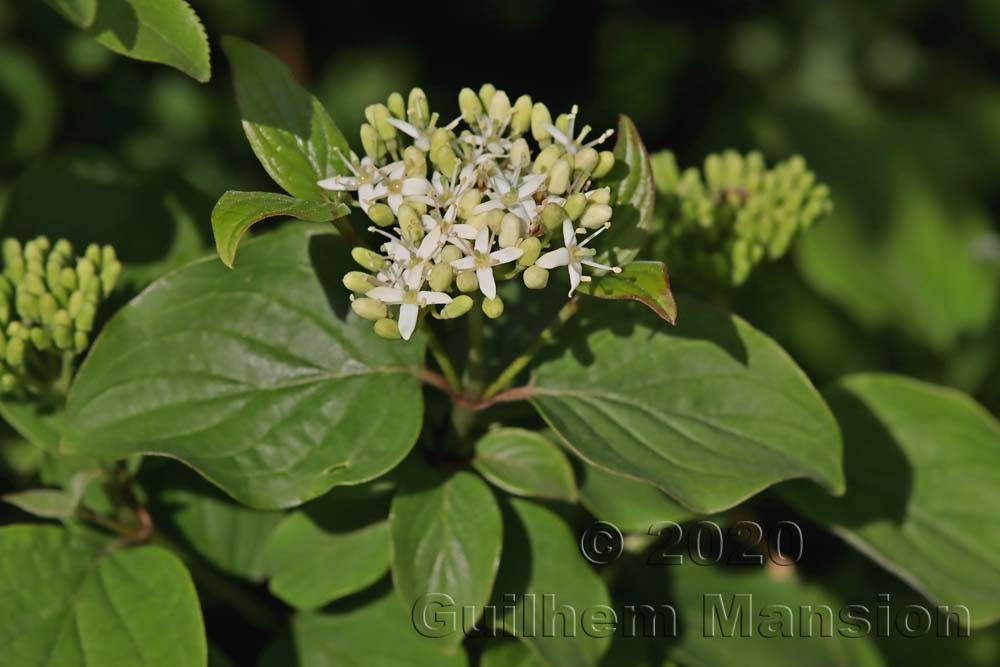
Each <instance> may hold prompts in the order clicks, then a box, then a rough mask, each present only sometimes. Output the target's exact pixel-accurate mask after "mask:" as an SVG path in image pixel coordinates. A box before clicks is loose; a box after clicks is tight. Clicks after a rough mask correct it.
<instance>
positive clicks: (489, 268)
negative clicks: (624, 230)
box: [319, 84, 619, 339]
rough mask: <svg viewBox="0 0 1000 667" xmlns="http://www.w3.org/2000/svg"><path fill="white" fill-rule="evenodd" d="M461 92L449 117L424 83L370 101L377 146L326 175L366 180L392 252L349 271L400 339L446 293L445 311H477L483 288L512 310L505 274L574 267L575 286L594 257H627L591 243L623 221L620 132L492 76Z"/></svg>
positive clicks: (535, 275) (483, 301) (360, 306)
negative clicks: (560, 110) (616, 188)
mask: <svg viewBox="0 0 1000 667" xmlns="http://www.w3.org/2000/svg"><path fill="white" fill-rule="evenodd" d="M458 105H459V108H460V110H461V113H460V115H459V116H458V117H457V118H455V119H454V120H453V121H451V122H449V123H447V124H445V125H440V126H439V124H438V123H439V120H440V116H439V115H438V114H437V113H431V111H430V107H429V105H428V102H427V97H426V95H424V93H423V91H422V90H420V89H419V88H414V89H413V90H411V91H410V93H409V95H408V97H407V98H405V99H404V97H403V95H401V94H399V93H393V94H392V95H390V96H389V99H388V100H387V101H386V103H385V104H373V105H371V106H369V107H368V108H367V109H366V110H365V117H366V119H367V122H366V123H364V124H363V125H362V126H361V143H362V146H363V147H364V152H365V156H364V157H363V158H361V159H359V158H358V157H357V156H356V155H353V154H352V155H351V156H349V158H346V159H345V162H347V163H348V164H349V166H350V169H351V171H352V173H351V174H350V175H344V176H337V177H334V178H328V179H325V180H323V181H320V182H319V185H320V186H321V187H324V188H326V189H328V190H333V191H341V192H342V191H350V192H355V193H356V195H357V201H356V202H355V203H356V205H357V206H359V207H360V208H361V209H362V210H363V211H364V212H365V213H366V214H367V215H368V217H369V218H370V219H371V220H372V222H373V223H374V225H373V226H372V227H371V228H370V231H371V232H373V233H375V234H378V235H379V236H381V238H379V239H378V251H375V250H370V249H367V248H361V247H359V248H356V249H355V250H354V258H355V260H356V261H357V262H358V264H360V265H361V267H362V268H363V269H364V271H352V272H350V273H348V274H347V275H346V276H345V277H344V283H345V285H347V287H348V289H350V290H351V291H352V292H354V294H355V297H354V298H353V302H352V305H353V308H354V311H355V312H356V313H357V314H358V315H360V316H361V317H364V318H366V319H369V320H372V321H374V323H375V324H374V327H375V331H376V332H377V333H378V334H379V335H381V336H384V337H387V338H404V339H408V338H409V337H410V336H411V335H412V333H413V331H414V329H415V328H416V325H417V322H418V320H419V318H420V317H421V316H422V314H423V311H424V310H425V309H428V308H431V307H434V306H440V308H438V309H437V310H436V311H435V312H434V315H435V317H438V318H444V319H450V318H455V317H459V316H461V315H464V314H465V313H466V312H468V311H469V310H470V309H471V308H472V307H474V306H475V299H474V298H473V295H478V294H480V293H481V294H482V297H478V296H476V298H477V299H478V300H479V301H480V307H481V308H482V310H483V312H484V313H485V314H486V315H487V316H488V317H494V318H495V317H499V316H500V315H501V314H502V313H503V302H502V301H501V299H500V297H499V296H498V295H497V288H496V281H497V280H498V279H499V280H506V279H512V278H515V277H520V279H521V280H523V282H524V285H525V286H526V287H528V288H529V289H543V288H545V287H546V285H547V284H548V280H549V271H550V270H551V269H554V268H556V267H567V270H568V271H569V281H570V295H572V294H573V291H574V290H575V289H576V288H577V287H578V286H579V284H580V283H581V282H585V281H588V280H590V277H589V276H585V275H584V274H583V267H585V266H589V267H591V268H593V269H596V270H598V271H618V270H619V269H618V268H617V267H611V266H605V265H603V264H598V263H596V262H594V261H593V258H594V255H595V251H594V250H593V249H591V248H589V247H588V244H589V243H590V242H591V240H593V238H594V237H595V236H597V235H598V234H600V233H601V232H602V231H604V230H605V229H607V228H608V227H610V225H611V218H612V213H613V211H612V207H611V192H610V189H609V188H607V187H599V186H598V185H597V184H596V182H597V181H598V180H599V179H600V178H602V177H603V176H605V175H606V174H607V173H608V172H609V171H610V170H611V168H612V167H613V166H614V162H615V156H614V154H613V153H612V152H611V151H608V150H599V148H600V145H601V144H603V143H604V141H605V140H606V139H607V138H608V137H609V136H611V134H612V133H611V131H608V132H605V133H603V134H601V135H599V136H597V137H596V138H594V139H591V140H589V141H588V137H589V135H590V132H591V128H590V126H584V127H579V128H578V127H577V113H578V109H577V107H576V106H574V107H573V109H572V110H571V111H570V112H569V113H564V114H560V115H558V116H557V117H556V118H555V119H554V120H553V117H552V115H551V113H550V112H549V110H548V108H547V107H546V106H545V105H544V104H541V103H534V102H532V100H531V98H530V97H529V96H527V95H522V96H520V97H518V98H517V99H516V100H514V101H511V98H510V97H509V96H508V95H507V93H506V92H504V91H502V90H497V89H496V88H495V87H494V86H492V85H490V84H486V85H484V86H482V87H481V88H480V89H479V91H478V92H477V91H474V90H472V89H470V88H466V89H463V90H462V91H461V92H460V93H459V96H458ZM578 235H586V238H584V239H580V240H578V238H577V237H578ZM553 243H554V244H555V245H556V247H555V249H551V250H550V249H549V246H550V245H552V244H553Z"/></svg>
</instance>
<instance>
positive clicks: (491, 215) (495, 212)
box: [485, 208, 503, 234]
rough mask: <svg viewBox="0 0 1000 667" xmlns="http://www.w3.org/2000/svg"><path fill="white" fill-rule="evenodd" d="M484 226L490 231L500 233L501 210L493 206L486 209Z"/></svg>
mask: <svg viewBox="0 0 1000 667" xmlns="http://www.w3.org/2000/svg"><path fill="white" fill-rule="evenodd" d="M485 215H486V226H487V227H489V228H490V231H491V232H493V233H494V234H499V233H500V223H501V222H503V211H502V210H500V209H498V208H494V209H491V210H489V211H486V213H485Z"/></svg>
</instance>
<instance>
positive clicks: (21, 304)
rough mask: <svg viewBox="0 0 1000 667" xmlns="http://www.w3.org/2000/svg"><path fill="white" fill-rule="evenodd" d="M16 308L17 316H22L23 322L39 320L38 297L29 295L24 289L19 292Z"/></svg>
mask: <svg viewBox="0 0 1000 667" xmlns="http://www.w3.org/2000/svg"><path fill="white" fill-rule="evenodd" d="M15 307H16V308H17V314H18V315H20V316H21V319H22V320H27V321H32V320H37V319H38V297H36V296H35V295H34V294H30V293H28V291H27V290H25V289H24V288H22V289H19V290H18V291H17V300H16V301H15Z"/></svg>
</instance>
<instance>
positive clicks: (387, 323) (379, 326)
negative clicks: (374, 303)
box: [374, 317, 403, 340]
mask: <svg viewBox="0 0 1000 667" xmlns="http://www.w3.org/2000/svg"><path fill="white" fill-rule="evenodd" d="M374 329H375V333H376V334H377V335H378V336H380V337H381V338H387V339H389V340H399V339H401V338H402V337H403V336H402V335H401V334H400V333H399V324H398V323H397V322H396V320H390V319H389V318H388V317H383V318H381V319H378V320H376V321H375V326H374Z"/></svg>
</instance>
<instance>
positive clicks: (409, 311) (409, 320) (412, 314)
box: [399, 303, 420, 340]
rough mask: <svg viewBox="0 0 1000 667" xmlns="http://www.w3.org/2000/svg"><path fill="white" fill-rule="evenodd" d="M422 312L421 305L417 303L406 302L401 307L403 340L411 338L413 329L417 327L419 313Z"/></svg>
mask: <svg viewBox="0 0 1000 667" xmlns="http://www.w3.org/2000/svg"><path fill="white" fill-rule="evenodd" d="M419 314H420V306H418V305H417V304H415V303H404V304H403V305H402V306H400V307H399V335H400V336H402V337H403V340H410V336H412V335H413V330H414V329H416V328H417V315H419Z"/></svg>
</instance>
